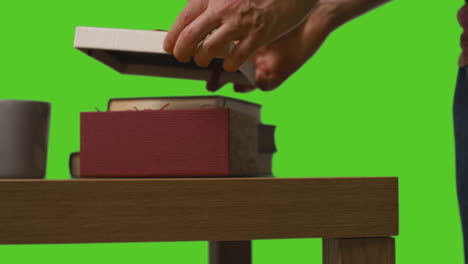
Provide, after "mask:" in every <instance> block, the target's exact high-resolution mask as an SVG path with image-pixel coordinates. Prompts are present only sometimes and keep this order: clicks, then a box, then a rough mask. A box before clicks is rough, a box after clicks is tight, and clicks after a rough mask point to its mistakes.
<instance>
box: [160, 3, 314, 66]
mask: <svg viewBox="0 0 468 264" xmlns="http://www.w3.org/2000/svg"><path fill="white" fill-rule="evenodd" d="M317 1H318V0H190V1H189V3H188V4H187V6H186V7H185V9H184V10H183V11H182V12H181V13H180V15H179V17H178V18H177V20H176V22H175V24H174V25H173V26H172V28H171V30H170V31H169V33H168V34H167V37H166V39H165V41H164V49H165V50H166V51H167V52H169V53H172V54H174V56H175V57H176V58H177V59H178V60H180V61H182V62H188V61H189V60H190V58H191V57H194V60H195V62H196V63H197V64H198V65H199V66H207V65H208V64H209V63H210V61H211V60H212V59H213V58H214V57H216V56H217V55H219V54H220V53H221V52H222V51H225V50H226V49H227V47H228V45H229V43H231V42H233V41H238V45H236V47H235V48H234V49H233V50H232V51H231V52H230V54H229V55H228V56H227V57H226V58H225V60H224V65H223V67H224V69H225V70H226V71H230V72H232V71H236V70H237V69H238V68H239V67H240V65H242V63H244V62H245V61H246V60H247V59H248V58H249V57H251V56H252V55H253V54H254V52H255V51H256V50H258V49H259V48H260V47H263V46H265V45H266V44H268V43H270V42H271V41H273V40H275V39H277V38H279V37H281V36H282V35H284V34H285V33H287V32H289V31H291V30H292V29H294V28H295V27H297V26H298V25H299V24H301V22H302V21H303V20H304V19H305V18H306V17H307V15H308V14H309V13H310V11H311V10H312V8H313V7H314V6H315V4H316V3H317Z"/></svg>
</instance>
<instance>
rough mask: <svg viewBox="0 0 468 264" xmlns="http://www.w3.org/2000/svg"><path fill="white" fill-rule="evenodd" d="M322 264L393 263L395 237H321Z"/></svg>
mask: <svg viewBox="0 0 468 264" xmlns="http://www.w3.org/2000/svg"><path fill="white" fill-rule="evenodd" d="M323 264H395V239H394V238H392V237H386V238H337V239H335V238H333V239H325V238H324V239H323Z"/></svg>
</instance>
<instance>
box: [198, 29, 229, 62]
mask: <svg viewBox="0 0 468 264" xmlns="http://www.w3.org/2000/svg"><path fill="white" fill-rule="evenodd" d="M237 37H238V36H237V35H236V28H235V27H232V26H228V25H223V26H221V27H220V28H218V29H217V30H216V31H215V32H213V33H212V34H211V35H210V36H209V37H208V38H207V39H206V40H204V41H203V43H202V44H201V45H200V46H199V47H198V49H197V50H196V53H195V56H194V60H195V62H196V63H197V65H198V66H201V67H206V66H208V64H209V63H210V62H211V61H212V60H213V59H214V58H215V57H217V56H220V55H226V54H228V53H229V44H230V43H231V42H232V41H234V40H235V39H237Z"/></svg>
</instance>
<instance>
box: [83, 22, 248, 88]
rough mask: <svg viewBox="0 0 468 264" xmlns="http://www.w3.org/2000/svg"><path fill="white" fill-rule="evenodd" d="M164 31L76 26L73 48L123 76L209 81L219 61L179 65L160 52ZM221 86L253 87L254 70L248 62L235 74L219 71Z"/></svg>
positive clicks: (161, 50) (220, 59) (191, 62)
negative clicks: (238, 85)
mask: <svg viewBox="0 0 468 264" xmlns="http://www.w3.org/2000/svg"><path fill="white" fill-rule="evenodd" d="M166 34H167V32H163V31H150V30H130V29H115V28H97V27H77V28H76V32H75V45H74V46H75V48H77V49H79V50H81V51H83V52H84V53H86V54H88V55H89V56H91V57H93V58H95V59H97V60H99V61H101V62H102V63H104V64H106V65H108V66H109V67H111V68H113V69H114V70H116V71H118V72H120V73H125V74H137V75H149V76H161V77H172V78H184V79H194V80H206V81H208V80H210V79H211V78H212V73H213V68H215V67H218V68H220V65H221V64H222V58H216V59H214V60H213V61H212V62H211V63H210V65H209V66H208V67H206V68H203V67H199V66H197V65H196V64H195V62H193V60H192V61H190V62H188V63H181V62H179V61H178V60H177V59H176V58H175V57H174V56H173V55H172V54H169V53H167V52H165V51H164V49H163V41H164V38H165V36H166ZM219 82H221V83H237V84H243V85H253V84H254V83H255V68H254V66H253V64H252V63H250V62H247V63H245V64H243V65H242V66H241V67H240V68H239V70H238V71H237V72H232V73H231V72H225V71H221V73H220V76H219Z"/></svg>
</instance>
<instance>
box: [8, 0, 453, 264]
mask: <svg viewBox="0 0 468 264" xmlns="http://www.w3.org/2000/svg"><path fill="white" fill-rule="evenodd" d="M186 2H187V1H184V0H180V1H147V0H146V1H144V0H137V1H110V0H102V1H91V0H82V1H80V2H75V3H71V2H68V1H57V0H49V1H26V2H24V1H6V2H3V3H2V7H1V11H0V13H1V16H0V21H1V24H2V25H3V26H2V33H1V34H2V37H1V38H2V41H1V42H0V49H1V50H2V60H1V64H0V65H1V66H0V67H1V78H0V87H1V96H0V97H1V98H2V99H5V98H6V99H28V100H41V101H49V102H51V103H52V118H51V131H50V144H49V155H48V164H47V166H48V167H47V178H49V179H66V178H69V177H70V175H69V171H68V158H69V154H70V153H71V152H74V151H78V150H79V113H80V112H85V111H95V107H97V108H98V109H100V110H104V109H106V107H107V102H108V99H109V98H118V97H151V96H191V95H210V94H212V93H210V92H208V91H206V90H205V89H204V86H205V84H204V83H203V82H200V81H190V80H179V79H166V78H155V77H142V76H124V75H120V74H118V73H116V72H114V71H113V70H112V69H110V68H108V67H106V66H104V65H102V64H101V63H100V62H97V61H95V60H93V59H91V58H89V57H87V56H85V55H84V54H82V53H81V52H79V51H77V50H75V49H74V48H73V37H74V29H75V27H76V26H99V27H112V28H131V29H148V30H150V29H157V28H159V29H169V28H170V26H171V24H172V22H173V21H174V20H175V18H176V16H177V15H178V12H179V11H180V10H181V9H182V8H183V6H184V5H185V4H186ZM461 5H462V0H456V1H442V2H441V1H423V0H413V1H393V2H391V3H389V4H387V5H385V6H383V7H381V8H379V9H377V10H375V11H373V12H371V13H369V14H366V15H364V16H362V17H360V18H358V19H356V20H354V21H352V22H350V23H348V24H346V25H344V26H343V27H341V28H339V29H338V30H336V31H335V32H333V33H332V34H331V36H330V37H329V38H328V39H327V40H326V42H325V44H324V45H323V47H322V48H321V49H320V50H319V51H318V53H317V54H316V55H315V56H314V57H313V58H312V59H311V60H310V61H309V62H307V63H306V64H305V65H304V66H303V67H302V68H301V69H300V70H299V71H298V72H297V73H296V74H295V75H293V76H292V77H291V78H290V79H289V80H288V81H286V82H285V83H284V84H283V85H281V87H279V88H278V89H277V90H275V91H273V92H262V91H254V92H251V93H248V94H237V93H234V92H233V90H232V87H231V86H229V85H228V86H226V87H224V88H223V89H222V90H220V91H218V92H216V93H215V94H217V95H224V96H230V97H235V98H240V99H243V100H248V101H252V102H256V103H259V104H262V105H263V108H262V121H263V122H264V123H267V124H275V125H277V133H276V142H277V148H278V152H277V154H276V155H275V158H274V165H273V170H274V172H275V174H276V176H277V177H338V176H344V177H347V176H398V177H399V179H400V227H401V228H400V235H399V236H398V237H397V240H396V241H397V242H396V243H397V244H396V245H397V262H398V263H400V264H412V263H437V264H440V263H451V264H452V263H462V237H461V226H460V223H459V215H458V207H457V204H456V191H455V170H454V143H453V141H454V140H453V129H452V116H451V104H452V98H453V92H454V87H455V79H456V72H457V60H458V55H459V53H460V47H459V36H460V34H461V29H460V27H459V25H458V23H457V20H456V13H457V11H458V9H459V8H460V7H461ZM0 214H1V212H0ZM207 245H208V244H207V242H169V243H118V244H80V245H20V246H18V245H12V246H0V262H1V263H9V264H13V263H15V264H16V263H17V264H26V263H28V264H29V263H37V264H39V263H44V264H45V263H47V264H62V263H70V264H72V263H77V264H78V263H80V264H82V263H87V264H94V263H96V264H98V263H99V264H102V263H113V264H120V263H122V264H124V263H125V264H127V263H140V264H143V263H148V264H149V263H176V264H177V263H193V264H197V263H200V264H201V263H207V261H208V251H207ZM253 250H254V257H253V260H254V262H255V263H256V264H266V263H268V264H274V263H278V264H279V263H321V258H322V256H321V240H320V239H292V240H262V241H254V243H253Z"/></svg>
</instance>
